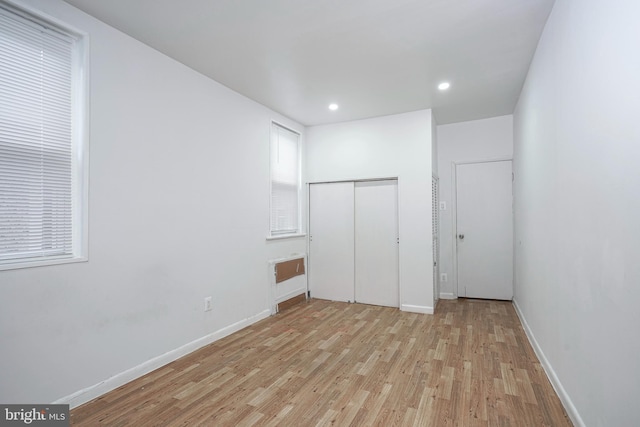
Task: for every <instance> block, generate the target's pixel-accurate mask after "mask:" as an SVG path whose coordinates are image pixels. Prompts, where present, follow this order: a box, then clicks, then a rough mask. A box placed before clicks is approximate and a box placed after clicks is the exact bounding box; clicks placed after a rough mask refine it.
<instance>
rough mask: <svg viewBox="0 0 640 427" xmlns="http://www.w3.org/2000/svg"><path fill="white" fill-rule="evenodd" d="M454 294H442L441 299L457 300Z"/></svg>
mask: <svg viewBox="0 0 640 427" xmlns="http://www.w3.org/2000/svg"><path fill="white" fill-rule="evenodd" d="M457 298H458V297H457V296H456V295H455V294H454V293H453V292H440V299H457Z"/></svg>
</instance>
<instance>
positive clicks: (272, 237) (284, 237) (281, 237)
mask: <svg viewBox="0 0 640 427" xmlns="http://www.w3.org/2000/svg"><path fill="white" fill-rule="evenodd" d="M298 237H307V233H296V234H282V235H279V236H267V241H270V240H284V239H295V238H298Z"/></svg>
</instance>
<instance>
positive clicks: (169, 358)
mask: <svg viewBox="0 0 640 427" xmlns="http://www.w3.org/2000/svg"><path fill="white" fill-rule="evenodd" d="M270 314H271V313H270V311H269V310H263V311H261V312H260V313H258V314H256V315H254V316H251V317H248V318H246V319H244V320H241V321H239V322H236V323H234V324H231V325H229V326H226V327H224V328H222V329H219V330H217V331H216V332H213V333H211V334H209V335H205V336H204V337H202V338H198V339H197V340H195V341H191V342H190V343H187V344H185V345H183V346H181V347H178V348H176V349H174V350H171V351H169V352H167V353H165V354H162V355H160V356H157V357H154V358H153V359H150V360H147V361H146V362H144V363H141V364H140V365H138V366H135V367H133V368H130V369H127V370H126V371H124V372H121V373H119V374H116V375H114V376H113V377H111V378H108V379H106V380H104V381H101V382H99V383H98V384H94V385H92V386H89V387H87V388H85V389H82V390H79V391H77V392H75V393H72V394H70V395H68V396H65V397H62V398H60V399H58V400H56V401H55V402H52V403H53V404H68V405H69V406H70V407H71V409H73V408H76V407H78V406H80V405H82V404H83V403H87V402H89V401H91V400H93V399H95V398H96V397H99V396H102V395H103V394H105V393H107V392H109V391H111V390H114V389H116V388H118V387H120V386H121V385H124V384H126V383H128V382H130V381H133V380H135V379H136V378H140V377H142V376H143V375H145V374H148V373H149V372H151V371H153V370H155V369H158V368H160V367H162V366H164V365H166V364H168V363H170V362H173V361H174V360H177V359H179V358H181V357H182V356H184V355H186V354H189V353H192V352H194V351H196V350H198V349H199V348H201V347H204V346H206V345H208V344H211V343H212V342H214V341H217V340H219V339H222V338H224V337H226V336H228V335H231V334H232V333H234V332H237V331H239V330H240V329H242V328H245V327H247V326H249V325H251V324H253V323H256V322H258V321H260V320H262V319H266V318H267V317H269V315H270Z"/></svg>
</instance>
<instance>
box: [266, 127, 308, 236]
mask: <svg viewBox="0 0 640 427" xmlns="http://www.w3.org/2000/svg"><path fill="white" fill-rule="evenodd" d="M274 126H275V127H279V128H282V129H284V130H286V131H289V132H291V133H294V134H296V135H297V136H298V138H297V142H296V146H297V147H296V152H297V159H296V161H297V171H296V179H297V182H296V204H297V209H296V210H297V217H296V229H295V230H285V231H281V230H273V229H272V224H273V169H274V168H273V162H272V153H273V150H274V138H273V137H274V131H273V129H274ZM301 141H302V133H301V132H299V131H297V130H295V129H292V128H291V127H289V126H287V125H284V124H282V123H281V122H278V121H276V120H271V122H270V124H269V233H268V235H267V239H268V240H277V239H286V238H289V237H299V236H304V234H303V231H302V209H301V208H302V200H301V196H302V143H301Z"/></svg>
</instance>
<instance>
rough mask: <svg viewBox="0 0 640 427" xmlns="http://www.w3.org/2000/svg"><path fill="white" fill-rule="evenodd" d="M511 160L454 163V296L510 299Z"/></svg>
mask: <svg viewBox="0 0 640 427" xmlns="http://www.w3.org/2000/svg"><path fill="white" fill-rule="evenodd" d="M512 176H513V175H512V166H511V160H500V161H489V162H480V163H464V164H457V165H456V187H455V188H456V228H455V229H456V235H455V241H456V265H457V278H458V296H459V297H467V298H486V299H499V300H511V299H512V298H513V193H512V187H513V183H512Z"/></svg>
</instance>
